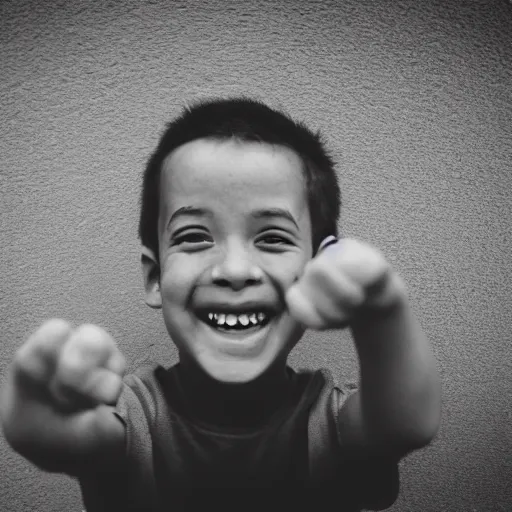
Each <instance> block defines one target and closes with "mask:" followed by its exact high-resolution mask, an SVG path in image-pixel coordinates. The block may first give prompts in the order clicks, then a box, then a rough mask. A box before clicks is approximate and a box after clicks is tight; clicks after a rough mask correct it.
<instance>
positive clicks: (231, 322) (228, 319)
mask: <svg viewBox="0 0 512 512" xmlns="http://www.w3.org/2000/svg"><path fill="white" fill-rule="evenodd" d="M236 322H237V318H236V315H228V316H227V317H226V323H227V324H228V325H229V326H230V327H233V326H234V325H236Z"/></svg>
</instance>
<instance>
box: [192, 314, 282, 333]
mask: <svg viewBox="0 0 512 512" xmlns="http://www.w3.org/2000/svg"><path fill="white" fill-rule="evenodd" d="M272 316H273V315H272V314H271V313H270V312H269V311H245V312H241V313H234V312H229V313H228V312H216V311H207V312H203V313H200V314H199V318H200V319H201V320H202V321H203V322H205V323H206V324H208V325H209V326H210V327H212V328H214V329H216V330H218V331H222V332H253V331H255V330H258V329H261V328H262V327H265V326H266V325H267V324H268V323H269V322H270V320H271V318H272Z"/></svg>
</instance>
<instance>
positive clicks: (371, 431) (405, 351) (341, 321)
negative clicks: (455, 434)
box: [286, 239, 441, 458]
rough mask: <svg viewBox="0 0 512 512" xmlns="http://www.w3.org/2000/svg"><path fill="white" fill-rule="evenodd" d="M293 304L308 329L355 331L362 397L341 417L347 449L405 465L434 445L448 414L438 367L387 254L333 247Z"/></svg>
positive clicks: (309, 270) (350, 242) (356, 245)
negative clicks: (403, 459)
mask: <svg viewBox="0 0 512 512" xmlns="http://www.w3.org/2000/svg"><path fill="white" fill-rule="evenodd" d="M286 300H287V304H288V307H289V309H290V312H291V314H292V315H293V316H294V317H295V318H296V319H297V320H299V321H300V322H301V323H303V324H305V325H306V326H308V327H311V328H313V329H334V328H344V327H350V328H351V330H352V333H353V336H354V341H355V344H356V348H357V352H358V355H359V362H360V389H359V390H358V392H356V393H355V394H354V395H352V396H351V397H350V398H349V399H348V400H347V403H346V404H345V405H344V406H343V407H342V409H341V411H340V415H339V420H340V429H341V430H342V432H340V433H341V435H342V436H343V439H344V443H346V444H347V445H349V446H351V447H354V448H356V449H357V448H358V447H359V448H361V449H362V450H363V451H362V453H364V451H365V450H369V452H373V453H379V454H382V455H390V456H392V457H396V458H400V457H401V456H403V455H405V454H406V453H407V452H409V451H411V450H414V449H416V448H419V447H421V446H424V445H425V444H427V443H429V442H430V441H431V440H432V438H433V437H434V436H435V434H436V433H437V430H438V428H439V421H440V409H441V406H440V402H441V399H440V384H439V376H438V372H437V369H436V365H435V361H434V358H433V355H432V352H431V349H430V344H429V342H428V340H427V338H426V336H425V334H424V332H423V330H422V329H421V326H420V324H419V322H418V321H417V319H416V317H415V315H414V314H413V311H412V309H411V307H410V304H409V300H408V298H407V292H406V287H405V285H404V283H403V281H402V279H401V278H400V277H399V276H398V274H397V273H396V272H395V271H394V270H393V268H392V267H391V265H389V263H388V262H387V261H386V260H385V258H384V256H383V255H382V253H381V252H380V251H378V250H377V249H375V248H374V247H372V246H371V245H369V244H366V243H363V242H360V241H358V240H354V239H344V240H342V241H341V242H339V243H335V244H333V245H331V246H329V247H327V248H326V249H325V250H324V251H321V252H320V254H319V255H318V256H316V257H315V258H314V259H313V260H312V261H311V262H310V263H308V265H306V268H305V270H304V273H303V275H302V276H301V278H300V279H299V280H298V282H297V283H295V284H294V285H293V286H292V287H291V288H290V289H289V290H288V291H287V293H286Z"/></svg>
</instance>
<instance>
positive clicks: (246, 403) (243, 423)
mask: <svg viewBox="0 0 512 512" xmlns="http://www.w3.org/2000/svg"><path fill="white" fill-rule="evenodd" d="M178 378H179V382H180V386H181V388H182V394H183V397H184V399H185V400H186V406H187V409H188V410H189V412H190V413H191V414H192V416H193V417H194V418H196V419H198V420H199V421H201V422H204V423H208V424H211V425H218V426H224V427H235V428H236V427H240V428H243V427H251V426H257V425H260V424H262V423H264V422H265V420H267V419H268V418H270V417H271V416H272V415H273V414H274V413H275V412H276V411H277V410H278V409H279V407H280V406H281V405H282V404H283V403H284V402H285V401H287V400H288V399H289V397H290V395H291V393H290V392H291V389H292V382H291V378H290V375H289V373H288V371H287V368H286V366H285V365H279V366H278V365H276V366H275V367H273V368H270V369H269V370H267V371H266V372H265V373H264V374H263V375H261V376H259V377H258V378H256V379H254V380H253V381H251V382H246V383H241V384H238V383H237V384H232V383H225V382H220V381H217V380H215V379H213V378H211V377H210V376H209V375H207V374H206V373H205V372H203V371H202V370H201V369H200V368H197V367H190V366H188V365H187V366H183V364H181V363H180V364H179V365H178Z"/></svg>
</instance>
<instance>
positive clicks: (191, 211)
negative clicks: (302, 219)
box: [167, 206, 299, 229]
mask: <svg viewBox="0 0 512 512" xmlns="http://www.w3.org/2000/svg"><path fill="white" fill-rule="evenodd" d="M250 215H251V217H253V218H255V219H271V218H276V217H277V218H279V217H280V218H284V219H286V220H288V221H290V222H291V223H292V224H293V225H294V226H295V227H296V228H297V229H299V226H298V224H297V222H296V220H295V219H294V218H293V215H292V214H291V213H290V212H289V211H288V210H286V209H285V208H263V209H261V210H254V211H252V212H251V214H250ZM185 216H187V217H208V218H212V217H213V212H212V211H211V210H209V209H208V208H201V207H198V206H182V207H181V208H178V209H177V210H176V211H175V212H174V213H173V214H172V215H171V218H170V219H169V222H168V223H167V227H169V226H170V225H171V223H172V222H174V221H175V220H176V219H177V218H179V217H185Z"/></svg>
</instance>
